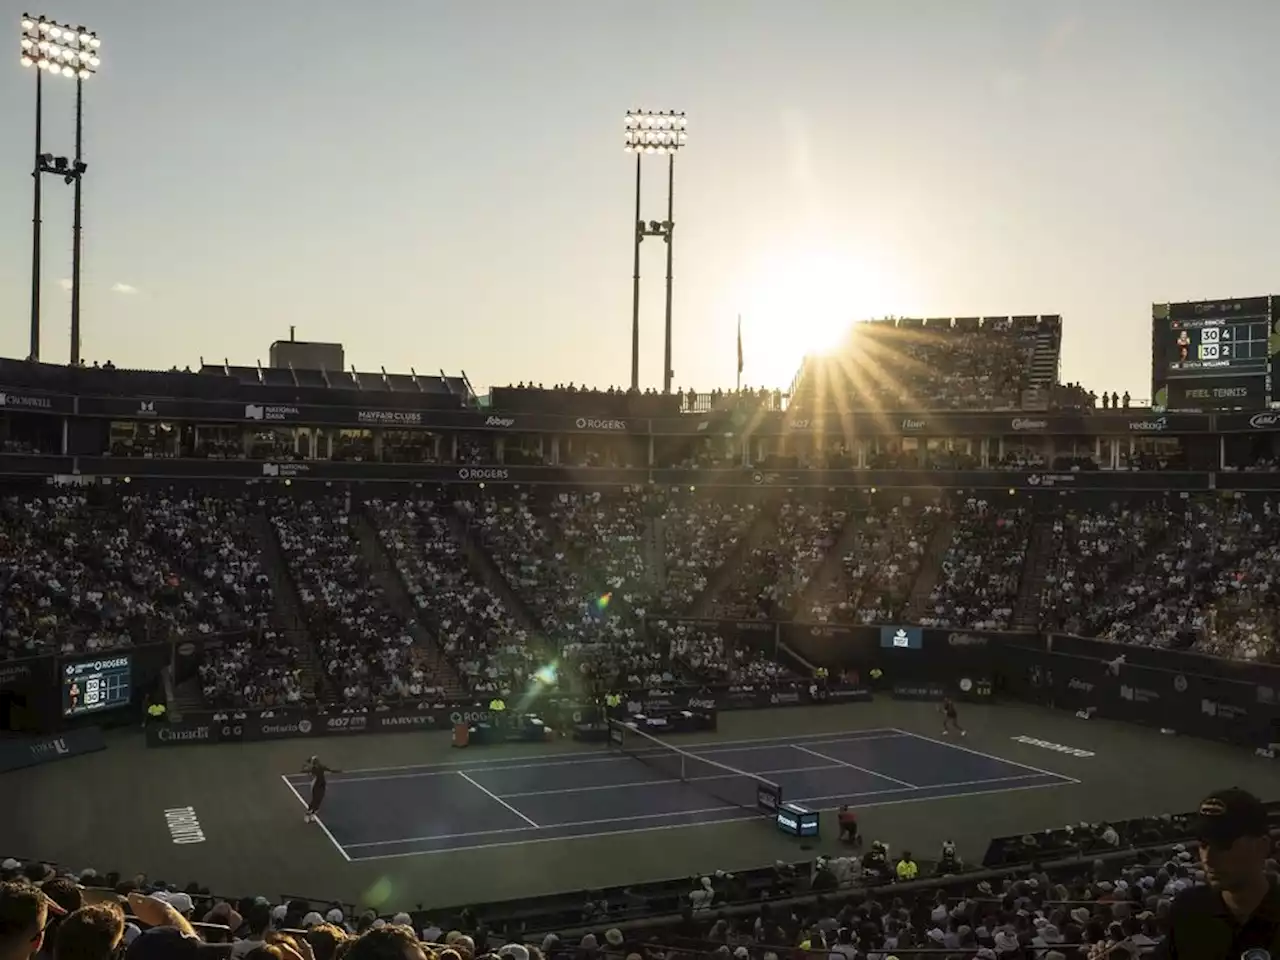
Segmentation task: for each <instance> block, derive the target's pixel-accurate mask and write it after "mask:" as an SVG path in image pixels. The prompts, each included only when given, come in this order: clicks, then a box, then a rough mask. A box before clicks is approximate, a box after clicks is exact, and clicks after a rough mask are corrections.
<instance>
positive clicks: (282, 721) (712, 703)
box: [147, 682, 871, 747]
mask: <svg viewBox="0 0 1280 960" xmlns="http://www.w3.org/2000/svg"><path fill="white" fill-rule="evenodd" d="M870 699H871V693H870V691H868V690H865V689H863V688H861V687H856V686H842V685H831V686H826V687H819V686H817V685H810V684H806V683H802V682H788V683H780V684H772V685H768V686H765V685H751V684H746V685H734V686H718V687H687V686H671V687H662V688H659V687H653V688H645V689H639V690H632V691H629V692H627V693H626V694H624V704H625V709H626V711H627V712H628V713H631V714H637V713H652V712H660V711H666V710H680V709H688V710H709V711H718V710H748V709H761V708H764V707H785V706H805V705H813V704H822V703H858V702H864V701H869V700H870ZM595 710H596V708H595V707H594V706H592V705H591V704H588V703H584V702H582V701H581V700H579V699H577V698H574V697H548V698H547V699H545V700H543V701H541V702H540V703H539V709H538V710H537V711H536V712H537V713H538V715H539V716H541V717H543V718H544V719H546V720H547V721H548V723H549V724H550V725H551V726H552V727H553V728H554V727H556V726H557V725H565V726H570V725H572V724H576V723H582V722H584V721H585V720H586V719H587V718H588V717H589V716H590V715H591V714H592V713H594V712H595ZM492 720H493V715H492V714H491V713H490V712H489V710H487V709H486V708H485V707H483V706H482V705H479V704H476V703H471V702H465V703H464V702H456V703H428V702H426V701H423V702H421V703H417V704H401V705H397V706H395V707H392V708H387V709H376V710H372V711H368V712H361V711H340V710H332V711H328V712H326V711H324V710H322V709H319V708H306V709H277V710H248V711H236V712H213V711H189V712H187V713H185V714H183V716H182V719H181V720H180V721H170V722H168V723H162V724H154V725H151V726H149V727H148V728H147V745H148V746H151V747H172V746H191V745H195V744H202V743H240V742H246V741H255V740H289V739H294V738H298V739H301V738H309V737H331V736H340V737H341V736H352V735H359V734H366V733H405V732H412V731H420V730H447V729H450V728H452V727H453V725H454V724H458V723H466V724H476V723H489V722H491V721H492Z"/></svg>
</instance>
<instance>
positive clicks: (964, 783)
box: [347, 768, 1066, 859]
mask: <svg viewBox="0 0 1280 960" xmlns="http://www.w3.org/2000/svg"><path fill="white" fill-rule="evenodd" d="M810 769H812V768H810ZM1038 776H1040V774H1038V773H1025V774H1023V775H1021V776H1018V777H996V778H994V779H991V780H960V781H958V782H956V783H938V784H934V785H933V786H929V787H911V788H907V787H896V788H893V789H890V790H863V791H860V792H857V793H832V794H827V795H825V796H821V797H806V798H804V799H801V800H796V801H794V802H795V803H816V802H817V801H820V800H856V799H858V798H860V797H878V796H883V795H885V794H890V793H893V794H901V793H908V792H911V791H916V792H919V791H922V790H946V789H948V788H949V787H975V786H981V785H983V784H988V783H1008V782H1010V781H1013V780H1030V779H1031V778H1032V777H1038ZM1052 776H1055V777H1056V776H1057V774H1053V775H1052ZM1060 779H1061V778H1060ZM1062 783H1063V785H1065V783H1066V781H1065V780H1063V781H1062ZM1053 785H1054V784H1044V786H1053ZM1003 789H1005V790H1010V789H1014V790H1018V789H1024V788H1022V787H1005V788H1003ZM974 792H977V793H980V792H982V791H974ZM970 795H971V794H969V793H956V794H948V793H944V794H939V795H938V796H937V797H913V798H912V801H913V802H914V801H916V800H935V799H937V800H940V799H945V798H947V797H952V796H955V797H967V796H970ZM788 802H792V801H788ZM884 802H885V803H888V802H889V801H887V800H886V801H884ZM901 802H905V801H901ZM728 809H730V808H729V807H728V806H727V805H725V804H721V805H720V806H718V807H701V808H699V809H696V810H674V811H667V812H666V813H643V814H638V815H637V816H634V817H606V818H605V819H603V820H570V821H567V822H564V823H551V824H547V825H546V826H542V827H539V828H538V829H539V830H559V829H562V828H565V827H588V826H595V825H597V824H604V823H636V822H639V821H641V820H665V819H668V818H671V817H686V816H692V815H694V814H701V813H723V812H724V811H726V810H728ZM758 816H759V814H753V815H752V816H751V817H749V818H748V817H743V818H730V820H701V821H698V823H700V824H702V825H704V826H710V825H713V824H717V823H730V822H734V821H735V820H736V819H744V820H745V819H751V820H755V819H757V818H758ZM698 823H694V824H684V823H677V824H671V825H670V826H677V827H684V826H697V825H698ZM656 829H666V828H664V827H641V828H640V829H638V830H621V831H617V832H619V833H643V832H645V831H646V830H656ZM527 831H528V828H527V827H506V828H503V829H501V830H474V831H471V832H468V833H440V834H433V835H431V836H428V837H400V838H397V839H394V840H366V841H362V842H360V843H349V844H347V846H348V847H350V848H351V849H353V850H354V849H355V848H356V847H389V846H395V845H397V844H402V843H423V842H426V841H429V840H448V839H452V838H454V837H484V836H488V835H489V834H491V833H525V832H527ZM592 836H603V834H592ZM550 839H552V840H555V839H560V840H570V839H573V836H572V835H569V836H561V837H558V838H557V837H551V838H550ZM468 849H479V848H468ZM423 852H425V853H434V852H442V851H430V850H428V851H423ZM370 859H373V858H370Z"/></svg>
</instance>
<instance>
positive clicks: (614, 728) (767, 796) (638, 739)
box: [609, 720, 782, 816]
mask: <svg viewBox="0 0 1280 960" xmlns="http://www.w3.org/2000/svg"><path fill="white" fill-rule="evenodd" d="M609 743H610V745H611V746H612V747H614V748H616V749H617V750H619V751H620V752H622V753H624V754H626V755H627V756H629V757H633V758H634V759H636V760H639V761H640V762H641V763H643V764H645V765H646V766H649V767H652V768H653V769H654V770H657V771H658V772H659V773H661V774H663V775H664V776H666V777H669V778H670V779H672V780H682V781H684V782H685V783H688V784H691V785H692V786H694V787H697V788H698V789H699V790H702V791H703V792H704V793H708V794H710V795H711V796H713V797H715V798H716V799H717V800H721V801H723V802H725V803H730V804H733V805H734V806H735V807H741V808H742V809H744V810H754V811H756V812H758V813H762V814H764V815H766V816H773V815H774V814H776V813H777V812H778V808H779V807H780V806H782V787H781V786H779V785H778V784H776V783H774V782H773V781H772V780H766V779H765V778H764V777H760V776H757V775H756V774H754V773H747V772H746V771H745V770H739V769H738V768H737V767H731V766H728V765H727V764H723V763H717V762H716V761H714V760H708V759H707V758H706V757H700V756H698V755H697V754H694V753H690V752H689V751H687V750H681V749H680V748H679V747H673V746H672V745H671V744H669V743H667V742H666V741H664V740H659V739H658V738H657V737H655V736H653V735H652V734H649V733H645V732H644V731H643V730H639V729H637V728H636V727H634V726H631V725H629V724H626V723H621V722H619V721H617V720H610V721H609Z"/></svg>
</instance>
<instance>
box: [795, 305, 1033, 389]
mask: <svg viewBox="0 0 1280 960" xmlns="http://www.w3.org/2000/svg"><path fill="white" fill-rule="evenodd" d="M1037 332H1038V328H1037V327H1035V326H1030V327H1022V326H1019V325H1017V324H1015V323H1014V322H1013V321H1012V320H1010V319H1008V318H1004V319H996V320H992V319H988V320H985V321H983V323H982V324H981V325H980V326H974V327H973V328H968V327H964V326H956V327H944V326H938V325H933V324H930V325H929V326H918V325H915V326H913V325H907V324H905V323H904V324H902V325H898V324H895V323H892V322H872V323H863V324H856V325H855V326H854V328H853V331H852V332H851V334H850V337H849V342H850V348H849V351H848V354H847V355H845V353H843V352H837V353H836V354H834V355H833V356H831V357H830V358H824V359H813V360H810V361H809V362H808V363H807V364H806V366H805V369H804V371H802V373H801V375H800V382H799V384H798V385H797V388H796V396H795V397H794V398H793V401H792V405H793V407H796V408H797V409H800V410H815V411H817V410H858V409H872V410H942V409H966V410H983V409H986V410H1001V409H1004V410H1010V409H1018V408H1020V405H1021V402H1022V391H1023V390H1024V389H1025V388H1026V387H1027V385H1028V370H1029V368H1030V363H1029V361H1030V359H1031V356H1032V354H1033V353H1034V352H1035V349H1036V345H1037V339H1036V337H1037Z"/></svg>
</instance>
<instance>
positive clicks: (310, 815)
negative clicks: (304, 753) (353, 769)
mask: <svg viewBox="0 0 1280 960" xmlns="http://www.w3.org/2000/svg"><path fill="white" fill-rule="evenodd" d="M302 772H303V773H307V774H310V775H311V802H310V803H309V804H308V805H307V815H306V817H305V818H304V820H305V822H307V823H313V822H314V821H315V819H316V814H318V813H319V812H320V804H322V803H324V792H325V790H327V789H328V787H329V783H328V781H327V780H325V774H327V773H341V772H342V771H341V770H337V769H335V768H334V767H326V766H325V765H324V764H323V763H321V762H320V758H319V757H308V758H307V762H306V763H304V764H303V765H302Z"/></svg>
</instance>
